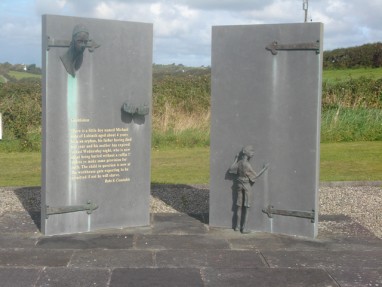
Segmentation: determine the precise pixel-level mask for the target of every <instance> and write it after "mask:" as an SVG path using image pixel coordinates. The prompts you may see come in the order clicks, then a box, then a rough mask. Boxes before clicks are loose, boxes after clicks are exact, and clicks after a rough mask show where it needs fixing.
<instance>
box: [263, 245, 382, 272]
mask: <svg viewBox="0 0 382 287" xmlns="http://www.w3.org/2000/svg"><path fill="white" fill-rule="evenodd" d="M262 254H263V256H264V258H265V260H266V261H267V262H268V264H269V266H270V267H271V268H288V267H289V268H295V267H305V268H306V267H310V268H326V269H343V268H354V267H360V266H362V268H364V269H373V268H376V267H377V268H380V269H381V271H382V250H379V251H353V250H349V251H333V250H327V251H325V252H324V251H276V252H272V251H263V252H262Z"/></svg>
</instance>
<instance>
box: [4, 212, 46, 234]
mask: <svg viewBox="0 0 382 287" xmlns="http://www.w3.org/2000/svg"><path fill="white" fill-rule="evenodd" d="M39 216H40V213H39V212H38V213H37V212H33V213H28V212H26V211H20V212H12V213H7V214H3V215H2V216H1V217H0V233H22V234H24V235H25V234H36V235H37V234H38V235H39V234H40V230H39V227H40V225H39V222H40V219H39Z"/></svg>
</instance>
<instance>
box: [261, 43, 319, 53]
mask: <svg viewBox="0 0 382 287" xmlns="http://www.w3.org/2000/svg"><path fill="white" fill-rule="evenodd" d="M265 49H267V50H268V51H270V52H271V53H272V55H277V53H278V52H277V51H280V50H295V51H296V50H313V51H316V54H319V53H320V41H319V40H317V41H316V42H308V43H296V44H279V43H278V42H277V41H274V42H272V43H271V44H269V45H268V46H267V47H265Z"/></svg>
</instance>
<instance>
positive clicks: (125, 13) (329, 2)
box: [0, 0, 382, 67]
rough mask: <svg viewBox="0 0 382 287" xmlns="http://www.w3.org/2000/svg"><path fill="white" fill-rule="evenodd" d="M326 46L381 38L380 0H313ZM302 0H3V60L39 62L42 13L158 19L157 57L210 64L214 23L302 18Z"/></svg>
mask: <svg viewBox="0 0 382 287" xmlns="http://www.w3.org/2000/svg"><path fill="white" fill-rule="evenodd" d="M308 2H309V6H308V20H309V21H313V22H322V23H324V50H332V49H335V48H343V47H351V46H358V45H362V44H365V43H375V42H382V0H309V1H308ZM302 8H303V0H0V63H4V62H10V63H12V64H17V63H25V64H36V65H37V66H40V67H41V15H43V14H54V15H64V16H78V17H89V18H101V19H112V20H126V21H136V22H146V23H153V24H154V62H155V63H158V64H171V63H176V64H183V65H187V66H202V65H204V66H209V65H210V63H211V52H210V50H211V27H212V26H215V25H238V24H273V23H301V22H303V21H304V11H303V9H302Z"/></svg>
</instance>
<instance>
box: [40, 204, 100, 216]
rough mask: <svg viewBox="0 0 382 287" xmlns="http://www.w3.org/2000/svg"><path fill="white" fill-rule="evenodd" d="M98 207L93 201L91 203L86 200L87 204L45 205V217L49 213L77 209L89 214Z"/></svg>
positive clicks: (74, 210)
mask: <svg viewBox="0 0 382 287" xmlns="http://www.w3.org/2000/svg"><path fill="white" fill-rule="evenodd" d="M97 208H98V205H97V204H95V203H91V202H90V201H88V203H87V204H84V205H69V206H57V207H50V206H48V205H47V206H46V218H48V217H49V215H53V214H63V213H71V212H77V211H86V213H87V214H91V213H92V212H93V210H96V209H97Z"/></svg>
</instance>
